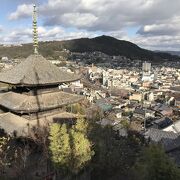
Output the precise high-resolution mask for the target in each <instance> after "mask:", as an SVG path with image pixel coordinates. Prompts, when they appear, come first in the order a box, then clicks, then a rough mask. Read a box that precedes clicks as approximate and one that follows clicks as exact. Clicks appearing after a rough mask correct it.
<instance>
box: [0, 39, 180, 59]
mask: <svg viewBox="0 0 180 180" xmlns="http://www.w3.org/2000/svg"><path fill="white" fill-rule="evenodd" d="M63 49H68V50H70V51H71V52H94V51H100V52H103V53H105V54H108V55H115V56H117V55H121V56H125V57H128V58H131V59H141V60H150V61H154V62H156V61H157V62H159V61H163V60H171V61H172V60H180V57H178V56H176V55H171V54H169V53H164V52H154V51H149V50H146V49H143V48H140V47H139V46H137V45H136V44H133V43H131V42H129V41H124V40H118V39H115V38H113V37H110V36H99V37H96V38H92V39H89V38H81V39H74V40H66V41H48V42H40V43H39V51H40V53H41V54H42V55H43V56H45V57H50V56H51V57H54V56H55V55H56V54H58V53H57V52H60V51H62V50H63ZM32 53H33V48H32V44H23V45H22V46H13V47H3V46H1V47H0V56H1V57H2V56H8V57H11V58H18V57H27V56H28V55H30V54H32Z"/></svg>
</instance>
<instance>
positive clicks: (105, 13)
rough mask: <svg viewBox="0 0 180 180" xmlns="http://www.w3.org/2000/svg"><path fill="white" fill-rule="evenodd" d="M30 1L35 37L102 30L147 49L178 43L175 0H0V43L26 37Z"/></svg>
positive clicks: (22, 40) (179, 25)
mask: <svg viewBox="0 0 180 180" xmlns="http://www.w3.org/2000/svg"><path fill="white" fill-rule="evenodd" d="M34 3H35V4H37V6H38V26H39V29H38V31H39V39H40V40H41V41H47V40H64V39H73V38H81V37H89V38H92V37H95V36H98V35H102V34H105V35H110V36H113V37H115V38H118V39H123V40H128V41H131V42H134V43H136V44H137V45H139V46H141V47H143V48H147V49H153V50H157V49H158V50H179V48H180V45H179V44H180V1H179V0H171V1H169V0H133V1H129V0H1V11H0V43H3V44H9V43H10V44H19V43H28V42H31V41H32V22H31V21H32V5H33V4H34ZM167 9H168V11H167Z"/></svg>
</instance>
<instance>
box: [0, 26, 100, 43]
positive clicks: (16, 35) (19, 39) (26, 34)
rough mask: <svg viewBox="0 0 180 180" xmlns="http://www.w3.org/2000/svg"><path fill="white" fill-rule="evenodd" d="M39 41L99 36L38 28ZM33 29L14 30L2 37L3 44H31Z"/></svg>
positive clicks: (60, 29)
mask: <svg viewBox="0 0 180 180" xmlns="http://www.w3.org/2000/svg"><path fill="white" fill-rule="evenodd" d="M38 32H39V37H38V38H39V41H52V40H67V39H75V38H83V37H94V36H97V35H98V34H96V33H94V32H88V31H74V32H70V31H66V29H63V28H60V27H53V28H45V27H42V26H40V27H38ZM32 36H33V33H32V29H31V28H18V29H14V30H12V32H11V33H9V34H7V35H5V36H0V38H1V43H4V44H13V43H15V44H19V43H30V42H32Z"/></svg>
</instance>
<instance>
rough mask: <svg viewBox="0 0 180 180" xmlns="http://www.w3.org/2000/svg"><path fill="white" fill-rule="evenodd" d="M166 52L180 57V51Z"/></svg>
mask: <svg viewBox="0 0 180 180" xmlns="http://www.w3.org/2000/svg"><path fill="white" fill-rule="evenodd" d="M161 52H165V51H161ZM166 53H169V54H171V55H175V56H179V57H180V51H166Z"/></svg>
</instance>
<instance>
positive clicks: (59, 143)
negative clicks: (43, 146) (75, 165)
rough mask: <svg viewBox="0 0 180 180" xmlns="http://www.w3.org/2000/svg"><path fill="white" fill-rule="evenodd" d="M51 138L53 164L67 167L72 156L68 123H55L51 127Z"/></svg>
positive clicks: (50, 147)
mask: <svg viewBox="0 0 180 180" xmlns="http://www.w3.org/2000/svg"><path fill="white" fill-rule="evenodd" d="M49 140H50V145H49V149H50V152H51V155H52V158H51V159H52V162H53V164H54V165H55V166H56V167H58V168H62V169H67V168H68V165H69V160H70V156H71V148H70V143H69V134H68V132H67V127H66V125H65V124H63V125H59V124H53V125H52V126H51V127H50V136H49Z"/></svg>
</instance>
